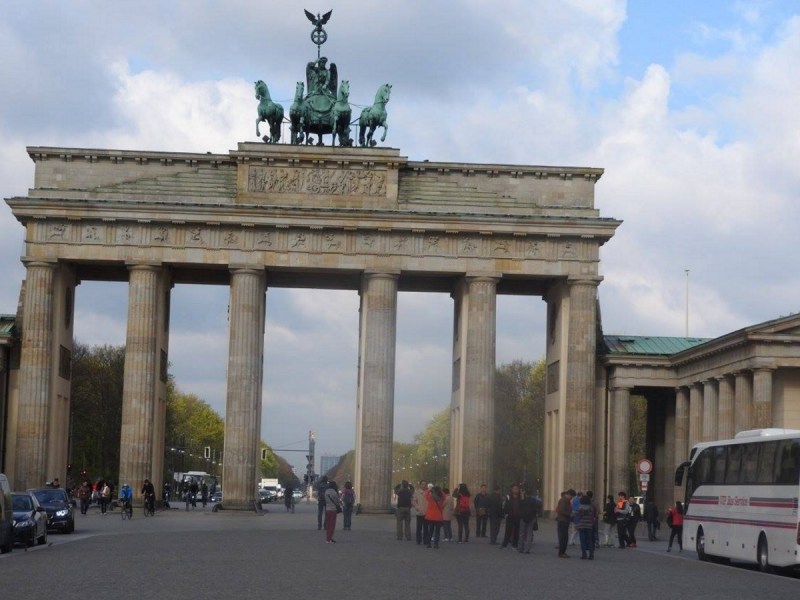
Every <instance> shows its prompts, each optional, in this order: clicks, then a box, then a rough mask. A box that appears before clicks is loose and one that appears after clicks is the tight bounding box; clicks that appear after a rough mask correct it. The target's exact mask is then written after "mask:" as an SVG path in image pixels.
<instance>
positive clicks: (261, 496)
mask: <svg viewBox="0 0 800 600" xmlns="http://www.w3.org/2000/svg"><path fill="white" fill-rule="evenodd" d="M275 497H276V494H274V493H272V492H270V491H269V490H258V500H259V502H261V504H269V503H270V502H272V501H273V500H275Z"/></svg>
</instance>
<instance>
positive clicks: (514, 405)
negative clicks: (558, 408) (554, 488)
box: [494, 360, 546, 488]
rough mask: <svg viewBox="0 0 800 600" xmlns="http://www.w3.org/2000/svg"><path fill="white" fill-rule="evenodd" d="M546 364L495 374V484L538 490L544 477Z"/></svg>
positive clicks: (513, 365) (505, 368)
mask: <svg viewBox="0 0 800 600" xmlns="http://www.w3.org/2000/svg"><path fill="white" fill-rule="evenodd" d="M545 372H546V366H545V361H544V360H540V361H538V362H536V363H529V362H523V361H514V362H512V363H509V364H505V365H501V366H500V367H499V368H498V369H497V371H496V373H495V431H494V438H495V444H494V446H495V453H494V475H495V482H496V483H499V484H501V485H510V484H511V483H519V482H527V483H528V484H530V485H531V486H532V487H534V488H538V487H539V486H540V482H541V479H542V475H543V465H544V461H543V452H544V401H545Z"/></svg>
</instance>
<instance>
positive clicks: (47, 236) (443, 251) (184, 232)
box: [34, 221, 596, 261]
mask: <svg viewBox="0 0 800 600" xmlns="http://www.w3.org/2000/svg"><path fill="white" fill-rule="evenodd" d="M34 238H35V240H36V241H37V242H40V243H51V244H87V245H88V244H106V245H116V246H156V247H159V246H160V247H165V248H178V249H179V248H205V249H211V250H213V249H219V250H246V251H255V252H292V253H322V254H348V255H349V254H363V255H396V256H419V257H424V256H430V257H442V258H477V259H480V258H487V259H493V258H494V259H511V260H542V261H557V260H564V261H586V260H594V259H593V257H594V256H595V254H596V244H595V243H594V242H593V241H587V240H584V239H580V240H576V239H569V238H566V237H561V236H556V235H553V236H548V237H543V236H540V237H533V236H528V235H525V234H517V235H513V234H512V235H493V234H481V233H478V232H474V233H471V232H456V231H439V232H431V231H424V230H412V231H393V230H389V229H375V230H366V229H355V228H352V229H348V228H341V229H333V228H330V229H329V228H324V227H314V228H305V227H304V228H297V227H281V226H273V227H258V226H255V225H252V224H248V225H231V224H218V223H204V224H184V223H176V224H170V223H148V222H139V223H135V222H110V223H98V222H91V221H90V222H78V221H75V222H50V221H47V222H45V221H43V222H40V223H37V225H36V227H35V228H34Z"/></svg>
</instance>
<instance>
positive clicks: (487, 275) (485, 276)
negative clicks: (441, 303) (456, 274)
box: [464, 271, 503, 283]
mask: <svg viewBox="0 0 800 600" xmlns="http://www.w3.org/2000/svg"><path fill="white" fill-rule="evenodd" d="M502 278H503V275H502V273H495V272H481V271H473V272H467V273H464V279H465V280H466V281H467V282H470V283H471V282H473V281H485V282H489V283H497V282H498V281H500V280H501V279H502Z"/></svg>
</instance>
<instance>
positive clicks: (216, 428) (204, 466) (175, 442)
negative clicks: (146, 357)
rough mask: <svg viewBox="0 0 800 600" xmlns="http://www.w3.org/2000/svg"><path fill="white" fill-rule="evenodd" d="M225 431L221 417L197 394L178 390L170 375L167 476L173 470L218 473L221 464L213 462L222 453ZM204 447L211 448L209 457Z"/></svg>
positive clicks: (166, 434)
mask: <svg viewBox="0 0 800 600" xmlns="http://www.w3.org/2000/svg"><path fill="white" fill-rule="evenodd" d="M224 434H225V423H224V421H223V420H222V417H220V416H219V414H217V412H216V411H215V410H214V409H213V408H211V406H209V405H208V403H207V402H205V401H204V400H202V399H200V398H199V397H197V396H196V395H194V394H184V393H182V392H181V391H180V390H178V388H177V386H176V385H175V382H174V380H173V379H172V377H170V378H169V380H168V382H167V423H166V431H165V442H166V446H167V460H166V461H165V465H164V467H165V469H166V471H167V473H166V475H167V476H168V477H169V478H170V479H171V472H172V471H208V472H209V473H212V474H215V475H218V474H219V473H220V472H221V468H220V466H219V465H214V464H213V462H214V458H216V457H218V456H220V455H221V452H222V449H223V439H224ZM206 447H210V448H211V450H212V458H210V459H206V458H205V456H204V452H205V448H206ZM171 448H175V449H176V451H177V453H175V452H172V451H171V450H170V449H171ZM181 451H182V452H181ZM217 462H218V461H217Z"/></svg>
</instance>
